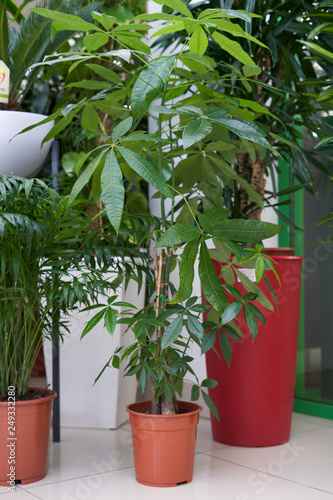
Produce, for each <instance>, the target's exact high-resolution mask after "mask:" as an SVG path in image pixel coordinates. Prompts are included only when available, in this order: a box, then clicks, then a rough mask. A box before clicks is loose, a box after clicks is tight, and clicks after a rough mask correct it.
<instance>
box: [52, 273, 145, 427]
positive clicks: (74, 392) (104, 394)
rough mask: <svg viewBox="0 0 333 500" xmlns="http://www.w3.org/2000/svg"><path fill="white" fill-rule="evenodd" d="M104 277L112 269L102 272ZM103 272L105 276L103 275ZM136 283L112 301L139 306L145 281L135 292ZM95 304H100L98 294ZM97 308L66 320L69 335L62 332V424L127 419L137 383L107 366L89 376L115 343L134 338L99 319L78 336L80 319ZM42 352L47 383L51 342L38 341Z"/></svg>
mask: <svg viewBox="0 0 333 500" xmlns="http://www.w3.org/2000/svg"><path fill="white" fill-rule="evenodd" d="M108 274H109V276H110V280H113V279H114V278H115V274H114V273H108ZM107 277H108V275H107ZM137 292H138V288H137V283H136V282H130V283H129V285H128V288H127V290H126V292H124V290H123V289H122V288H121V287H120V289H119V292H118V293H119V294H118V300H121V301H126V302H130V303H132V304H134V305H136V307H137V308H138V309H142V308H143V306H144V300H145V284H143V286H142V289H141V292H140V295H138V293H137ZM99 303H101V304H102V303H106V299H105V298H104V297H103V296H101V297H100V300H99ZM96 312H97V310H96V309H95V310H92V311H88V312H83V313H78V314H77V315H76V316H75V317H72V318H71V319H70V324H69V329H70V332H71V333H70V335H68V334H66V335H67V336H66V338H65V340H64V344H63V345H62V346H61V348H60V418H61V420H60V422H61V425H62V426H65V427H66V426H67V427H85V428H97V429H115V428H117V427H119V426H120V425H121V424H123V423H124V422H126V421H127V420H128V414H127V412H126V410H125V408H126V406H127V405H128V404H130V403H133V402H135V401H136V392H137V382H136V378H135V376H134V377H123V367H122V366H121V368H120V370H116V369H114V368H107V369H106V370H105V372H104V373H103V375H102V376H101V378H100V379H99V381H98V382H97V383H96V385H94V386H93V384H94V380H95V379H96V377H97V376H98V374H99V373H100V371H101V369H102V368H103V366H104V365H105V363H106V362H107V361H108V360H109V358H110V357H111V355H112V354H113V352H114V350H115V348H116V347H119V346H122V345H130V344H131V343H133V341H134V339H135V337H134V334H133V333H132V332H131V331H130V330H129V331H127V332H126V333H125V334H124V332H125V330H126V325H117V327H116V331H115V333H114V335H113V337H112V336H111V335H110V334H109V333H108V332H107V330H106V329H104V327H103V324H102V322H101V323H100V324H99V325H97V326H96V327H95V328H94V329H93V330H92V331H91V332H89V333H88V334H87V335H86V336H85V337H84V338H83V339H82V341H80V336H81V333H82V331H83V329H84V326H85V324H86V323H87V321H89V319H90V318H91V317H92V316H93V315H94V314H95V313H96ZM44 357H45V366H46V374H47V380H48V383H50V382H52V344H51V342H50V341H46V342H44Z"/></svg>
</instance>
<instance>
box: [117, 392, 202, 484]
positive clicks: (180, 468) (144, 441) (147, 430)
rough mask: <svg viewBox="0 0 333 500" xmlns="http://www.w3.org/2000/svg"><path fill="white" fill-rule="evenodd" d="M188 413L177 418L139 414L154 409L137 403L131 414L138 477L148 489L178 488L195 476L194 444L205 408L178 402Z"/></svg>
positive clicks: (149, 403) (131, 407) (132, 407)
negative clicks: (156, 487)
mask: <svg viewBox="0 0 333 500" xmlns="http://www.w3.org/2000/svg"><path fill="white" fill-rule="evenodd" d="M179 406H180V407H182V408H184V409H186V410H189V412H188V413H180V414H178V415H150V414H147V413H139V412H140V411H141V410H143V409H150V408H151V401H144V402H141V403H134V404H132V405H129V406H128V407H127V408H126V409H127V411H128V412H129V414H130V424H131V426H132V439H133V451H134V464H135V474H136V478H137V480H138V482H139V483H141V484H145V485H147V486H164V487H165V486H177V484H179V483H190V482H191V481H192V476H193V467H194V455H195V442H196V436H197V425H198V422H199V413H200V411H201V410H202V407H201V406H199V405H197V404H195V403H187V402H183V401H179Z"/></svg>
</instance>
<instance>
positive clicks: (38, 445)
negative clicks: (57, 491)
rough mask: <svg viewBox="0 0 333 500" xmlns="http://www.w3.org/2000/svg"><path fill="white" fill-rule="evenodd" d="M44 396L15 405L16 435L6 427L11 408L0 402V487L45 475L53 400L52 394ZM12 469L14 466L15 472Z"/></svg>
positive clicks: (24, 482) (49, 391) (27, 482)
mask: <svg viewBox="0 0 333 500" xmlns="http://www.w3.org/2000/svg"><path fill="white" fill-rule="evenodd" d="M33 390H36V391H43V389H40V388H33ZM46 393H47V394H48V396H47V397H45V398H42V399H33V400H30V401H16V402H15V415H14V417H15V436H11V435H10V433H9V431H10V428H9V427H8V415H9V411H8V408H11V410H10V411H12V408H13V406H8V403H7V402H1V403H0V486H8V487H9V486H11V485H12V486H13V483H12V484H11V483H10V481H13V480H15V481H21V483H22V484H29V483H34V482H35V481H39V480H40V479H43V478H44V477H45V476H46V469H47V454H48V445H49V434H50V421H51V409H52V401H53V399H54V398H55V397H56V393H55V392H54V391H51V390H47V391H46ZM13 424H14V423H13ZM13 460H14V462H13ZM9 462H11V463H9ZM11 467H15V472H14V473H13V469H11Z"/></svg>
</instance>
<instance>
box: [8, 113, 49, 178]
mask: <svg viewBox="0 0 333 500" xmlns="http://www.w3.org/2000/svg"><path fill="white" fill-rule="evenodd" d="M44 118H46V116H44V115H39V114H36V113H26V112H23V111H5V110H1V111H0V151H1V161H0V175H16V176H19V177H27V178H29V177H34V176H36V175H37V173H38V172H39V171H40V170H41V168H42V166H43V164H44V162H45V160H46V158H47V155H48V153H49V150H50V145H51V141H49V142H47V143H46V144H44V145H43V147H42V148H41V143H42V140H43V139H44V137H45V136H46V134H47V133H48V132H49V131H50V130H51V128H52V127H53V125H54V121H52V122H49V123H45V124H44V125H40V126H39V127H36V128H34V129H32V130H29V131H28V132H25V133H24V134H21V135H17V136H16V137H14V136H15V135H16V134H18V133H19V132H21V131H22V130H24V129H25V128H26V127H29V126H30V125H34V124H35V123H38V122H40V121H42V120H43V119H44ZM11 139H12V140H11Z"/></svg>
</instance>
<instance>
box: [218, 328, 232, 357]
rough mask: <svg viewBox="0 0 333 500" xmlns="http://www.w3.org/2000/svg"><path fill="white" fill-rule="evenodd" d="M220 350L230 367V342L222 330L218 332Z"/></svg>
mask: <svg viewBox="0 0 333 500" xmlns="http://www.w3.org/2000/svg"><path fill="white" fill-rule="evenodd" d="M220 348H221V352H222V355H223V357H224V359H225V360H226V362H227V363H228V365H229V366H230V362H231V355H232V349H231V342H230V339H229V337H228V335H227V334H226V333H225V332H224V331H223V330H220Z"/></svg>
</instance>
